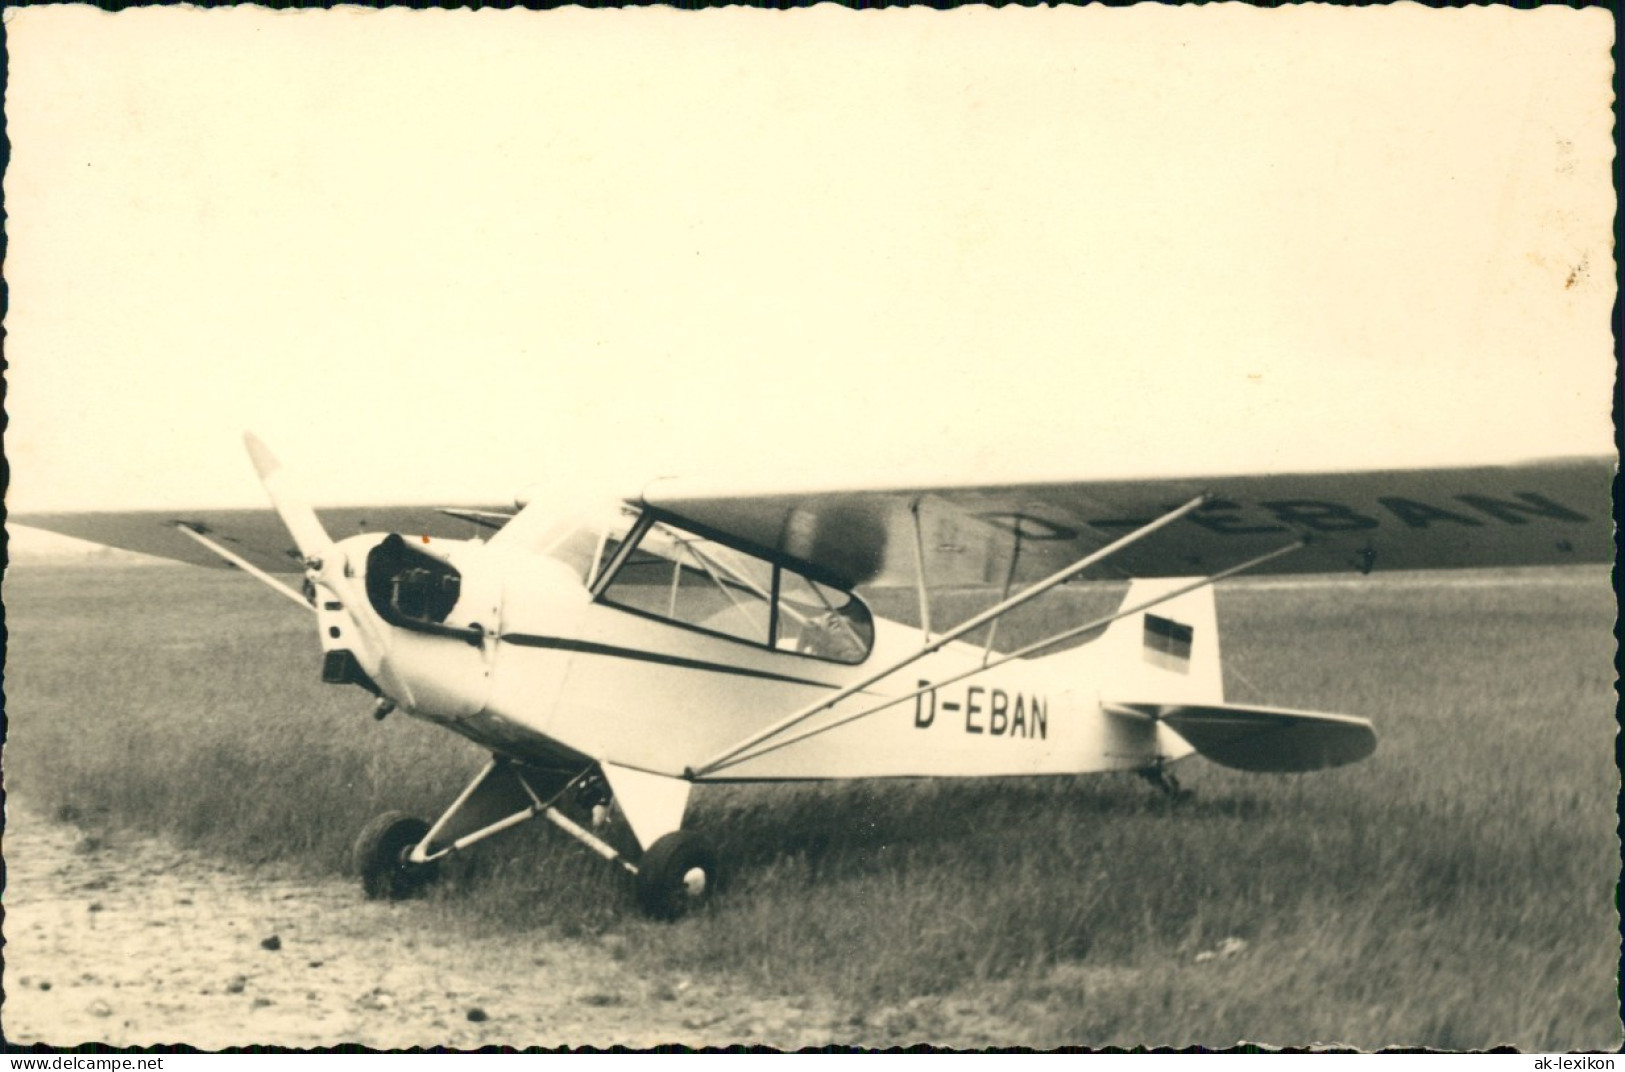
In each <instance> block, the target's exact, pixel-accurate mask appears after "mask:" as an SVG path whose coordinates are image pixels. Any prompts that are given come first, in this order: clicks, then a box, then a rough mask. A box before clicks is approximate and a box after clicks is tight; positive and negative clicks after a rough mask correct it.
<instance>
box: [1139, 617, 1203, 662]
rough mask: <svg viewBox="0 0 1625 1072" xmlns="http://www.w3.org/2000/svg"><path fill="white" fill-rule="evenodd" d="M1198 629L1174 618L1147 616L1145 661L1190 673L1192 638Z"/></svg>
mask: <svg viewBox="0 0 1625 1072" xmlns="http://www.w3.org/2000/svg"><path fill="white" fill-rule="evenodd" d="M1195 633H1196V630H1195V629H1193V628H1191V627H1190V626H1188V625H1186V624H1184V623H1183V622H1176V621H1174V620H1173V619H1172V618H1162V617H1158V616H1157V615H1155V614H1147V615H1146V616H1145V661H1146V662H1148V663H1150V664H1151V665H1153V666H1160V667H1162V668H1163V669H1164V670H1173V671H1175V672H1176V673H1180V674H1188V673H1190V669H1191V638H1192V637H1193V636H1194V635H1195Z"/></svg>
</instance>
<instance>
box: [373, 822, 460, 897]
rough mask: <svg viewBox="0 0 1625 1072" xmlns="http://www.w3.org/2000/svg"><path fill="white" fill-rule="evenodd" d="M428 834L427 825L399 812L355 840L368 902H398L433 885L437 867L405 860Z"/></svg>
mask: <svg viewBox="0 0 1625 1072" xmlns="http://www.w3.org/2000/svg"><path fill="white" fill-rule="evenodd" d="M428 832H429V824H428V823H426V822H424V821H423V820H422V819H417V818H413V817H412V816H410V815H405V814H402V813H401V812H398V811H386V812H385V813H384V814H382V815H380V816H378V818H376V819H374V820H373V821H372V822H370V823H368V824H367V826H366V828H365V829H364V830H362V831H361V835H360V836H359V837H357V838H356V839H355V851H354V854H353V859H354V860H355V869H356V870H357V871H358V872H360V874H361V888H362V889H363V890H364V891H366V894H367V899H368V900H370V901H399V900H402V899H404V898H407V897H410V896H412V895H413V894H415V893H417V892H418V891H420V890H422V889H423V887H425V886H427V885H428V884H429V883H430V882H433V881H434V878H435V875H436V873H437V872H438V871H439V869H440V868H439V865H438V864H413V863H408V862H407V859H406V854H407V853H409V852H411V851H412V849H413V847H414V846H415V845H417V843H418V842H420V841H422V840H423V835H425V834H427V833H428Z"/></svg>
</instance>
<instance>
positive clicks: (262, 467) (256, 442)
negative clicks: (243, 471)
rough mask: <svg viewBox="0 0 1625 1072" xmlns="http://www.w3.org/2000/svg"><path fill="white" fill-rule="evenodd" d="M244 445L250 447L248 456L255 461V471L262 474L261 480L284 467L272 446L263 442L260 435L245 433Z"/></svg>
mask: <svg viewBox="0 0 1625 1072" xmlns="http://www.w3.org/2000/svg"><path fill="white" fill-rule="evenodd" d="M243 445H244V446H245V447H247V448H248V457H249V458H250V460H252V461H253V463H254V471H255V472H256V473H258V474H259V475H260V479H261V480H265V479H267V478H269V477H270V475H271V474H272V473H274V472H276V471H277V470H278V469H280V468H282V463H281V462H279V461H277V460H276V455H275V454H272V453H271V448H270V447H267V446H266V445H265V444H264V443H262V442H261V441H260V437H259V436H257V435H255V434H254V433H253V432H244V433H243Z"/></svg>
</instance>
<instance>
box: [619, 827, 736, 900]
mask: <svg viewBox="0 0 1625 1072" xmlns="http://www.w3.org/2000/svg"><path fill="white" fill-rule="evenodd" d="M716 887H717V854H716V853H715V852H714V851H713V850H712V848H711V846H710V843H709V842H707V841H706V840H705V838H703V837H701V836H700V835H698V834H694V833H690V832H689V831H687V830H678V831H676V832H674V833H670V834H667V835H666V836H665V837H663V838H660V839H659V840H657V841H656V842H655V843H654V844H653V845H650V846H649V851H648V852H646V853H644V854H643V861H642V862H641V863H639V864H638V876H637V893H638V904H639V905H641V906H642V908H643V910H644V911H645V912H647V913H648V914H649V915H651V916H653V917H654V918H656V919H677V918H679V917H681V916H683V915H686V914H687V913H689V912H691V911H693V910H694V909H695V908H698V907H699V906H700V905H702V904H704V903H705V902H707V901H709V900H710V899H711V897H712V896H713V895H714V894H715V893H716Z"/></svg>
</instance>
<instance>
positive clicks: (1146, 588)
mask: <svg viewBox="0 0 1625 1072" xmlns="http://www.w3.org/2000/svg"><path fill="white" fill-rule="evenodd" d="M1191 583H1192V579H1191V578H1159V579H1156V580H1137V581H1135V582H1133V583H1132V584H1130V585H1129V589H1128V595H1127V596H1126V597H1125V599H1124V601H1123V609H1125V610H1127V609H1130V608H1133V607H1139V606H1143V605H1144V604H1146V603H1149V602H1151V601H1153V600H1155V599H1156V598H1157V597H1158V596H1160V595H1162V594H1164V593H1166V592H1172V591H1175V590H1177V589H1180V588H1184V587H1187V586H1189V585H1190V584H1191ZM1068 655H1071V656H1073V657H1078V658H1080V659H1087V660H1089V672H1090V676H1091V677H1093V678H1095V679H1096V680H1097V681H1098V682H1099V688H1100V695H1101V698H1102V699H1106V700H1135V701H1153V702H1157V703H1206V704H1216V703H1223V702H1224V673H1223V670H1222V668H1221V666H1220V662H1219V616H1218V612H1217V609H1216V606H1215V601H1214V595H1213V587H1212V586H1211V585H1208V586H1204V587H1202V588H1198V589H1196V590H1195V591H1193V592H1187V593H1186V594H1184V595H1181V596H1175V597H1174V598H1172V599H1169V600H1168V601H1166V602H1163V603H1157V604H1156V605H1155V606H1153V607H1151V608H1149V609H1147V610H1144V611H1140V612H1138V613H1134V614H1130V615H1128V616H1127V617H1125V618H1120V619H1118V620H1117V621H1115V622H1113V623H1112V624H1111V625H1110V626H1108V627H1107V629H1106V633H1105V635H1104V636H1102V637H1100V638H1099V639H1097V640H1096V641H1094V642H1093V643H1091V644H1087V645H1085V646H1084V647H1083V648H1081V649H1078V650H1077V651H1075V652H1070V653H1068ZM1063 657H1064V656H1063Z"/></svg>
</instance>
